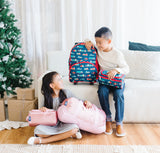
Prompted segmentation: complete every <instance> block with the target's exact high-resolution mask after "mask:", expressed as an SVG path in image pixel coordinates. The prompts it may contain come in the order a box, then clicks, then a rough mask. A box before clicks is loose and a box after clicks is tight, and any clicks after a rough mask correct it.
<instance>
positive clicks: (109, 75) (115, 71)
mask: <svg viewBox="0 0 160 153" xmlns="http://www.w3.org/2000/svg"><path fill="white" fill-rule="evenodd" d="M117 73H118V71H117V70H116V69H113V70H110V71H109V72H108V73H107V74H108V78H109V79H110V80H111V79H113V78H114V77H115V75H116V74H117Z"/></svg>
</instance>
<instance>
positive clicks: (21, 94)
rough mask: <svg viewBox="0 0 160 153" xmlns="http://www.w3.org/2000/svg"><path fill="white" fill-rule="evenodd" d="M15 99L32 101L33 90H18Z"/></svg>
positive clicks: (33, 97) (33, 96)
mask: <svg viewBox="0 0 160 153" xmlns="http://www.w3.org/2000/svg"><path fill="white" fill-rule="evenodd" d="M17 99H20V100H22V99H25V100H33V99H35V90H34V89H31V88H24V89H22V88H18V89H17Z"/></svg>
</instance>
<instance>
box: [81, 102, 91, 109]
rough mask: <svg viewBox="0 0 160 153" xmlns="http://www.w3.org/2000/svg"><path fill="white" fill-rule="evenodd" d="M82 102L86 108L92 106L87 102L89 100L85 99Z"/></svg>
mask: <svg viewBox="0 0 160 153" xmlns="http://www.w3.org/2000/svg"><path fill="white" fill-rule="evenodd" d="M83 104H84V106H85V107H86V108H92V103H91V102H89V101H87V100H85V101H84V102H83Z"/></svg>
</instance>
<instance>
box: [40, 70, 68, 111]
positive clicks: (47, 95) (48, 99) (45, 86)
mask: <svg viewBox="0 0 160 153" xmlns="http://www.w3.org/2000/svg"><path fill="white" fill-rule="evenodd" d="M56 75H58V73H57V72H55V71H53V72H49V73H47V74H46V75H45V76H44V77H43V79H42V88H41V93H42V94H43V95H44V106H45V107H47V108H49V109H52V108H53V98H52V94H55V93H54V90H53V89H52V88H51V87H50V83H52V82H54V76H56ZM66 98H67V96H66V94H65V93H64V91H63V90H62V89H61V90H60V92H59V99H60V103H62V102H63V101H64V100H65V99H66Z"/></svg>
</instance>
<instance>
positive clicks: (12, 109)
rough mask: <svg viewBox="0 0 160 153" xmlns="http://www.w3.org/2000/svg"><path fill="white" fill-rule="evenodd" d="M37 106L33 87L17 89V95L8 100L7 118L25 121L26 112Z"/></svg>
mask: <svg viewBox="0 0 160 153" xmlns="http://www.w3.org/2000/svg"><path fill="white" fill-rule="evenodd" d="M37 108H38V99H37V98H35V96H34V89H18V90H17V97H13V98H10V99H9V100H8V119H9V120H10V121H23V122H25V121H26V117H27V116H28V113H29V111H30V110H32V109H37Z"/></svg>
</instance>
